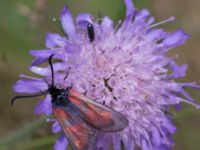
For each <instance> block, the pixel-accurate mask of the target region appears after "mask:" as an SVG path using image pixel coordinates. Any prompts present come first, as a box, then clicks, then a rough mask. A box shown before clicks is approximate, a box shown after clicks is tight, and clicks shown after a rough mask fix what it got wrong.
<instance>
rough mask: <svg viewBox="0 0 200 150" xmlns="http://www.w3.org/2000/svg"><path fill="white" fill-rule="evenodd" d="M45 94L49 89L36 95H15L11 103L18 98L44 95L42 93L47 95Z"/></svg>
mask: <svg viewBox="0 0 200 150" xmlns="http://www.w3.org/2000/svg"><path fill="white" fill-rule="evenodd" d="M45 94H47V91H45V92H41V93H38V94H34V95H24V96H14V97H13V98H12V99H11V105H13V104H14V102H15V101H16V100H18V99H22V98H31V97H37V96H42V95H45Z"/></svg>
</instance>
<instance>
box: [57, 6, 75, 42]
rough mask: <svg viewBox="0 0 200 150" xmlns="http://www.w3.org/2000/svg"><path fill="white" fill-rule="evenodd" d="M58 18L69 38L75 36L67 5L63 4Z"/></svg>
mask: <svg viewBox="0 0 200 150" xmlns="http://www.w3.org/2000/svg"><path fill="white" fill-rule="evenodd" d="M60 20H61V24H62V27H63V29H64V31H65V33H66V34H67V36H68V38H69V39H74V38H75V36H76V29H75V25H74V21H73V18H72V15H71V13H70V11H69V9H68V7H67V6H65V7H64V8H63V10H62V12H61V15H60Z"/></svg>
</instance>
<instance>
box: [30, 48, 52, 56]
mask: <svg viewBox="0 0 200 150" xmlns="http://www.w3.org/2000/svg"><path fill="white" fill-rule="evenodd" d="M29 53H30V54H31V55H32V56H36V57H45V58H47V57H49V56H50V55H52V54H54V51H53V50H48V49H47V50H30V51H29Z"/></svg>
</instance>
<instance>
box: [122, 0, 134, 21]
mask: <svg viewBox="0 0 200 150" xmlns="http://www.w3.org/2000/svg"><path fill="white" fill-rule="evenodd" d="M124 2H125V5H126V17H128V16H130V15H132V14H133V13H134V10H135V8H134V5H133V2H132V0H124Z"/></svg>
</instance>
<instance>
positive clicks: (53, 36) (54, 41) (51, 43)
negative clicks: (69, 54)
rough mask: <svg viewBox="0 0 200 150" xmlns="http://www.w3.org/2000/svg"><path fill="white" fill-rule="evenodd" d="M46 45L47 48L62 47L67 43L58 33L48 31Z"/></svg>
mask: <svg viewBox="0 0 200 150" xmlns="http://www.w3.org/2000/svg"><path fill="white" fill-rule="evenodd" d="M45 45H46V47H47V48H55V47H58V46H59V47H62V46H64V45H65V40H64V39H63V38H62V37H61V36H60V35H59V34H57V33H47V35H46V38H45Z"/></svg>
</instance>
